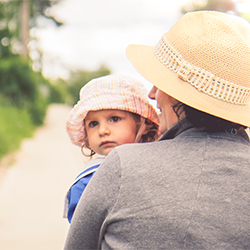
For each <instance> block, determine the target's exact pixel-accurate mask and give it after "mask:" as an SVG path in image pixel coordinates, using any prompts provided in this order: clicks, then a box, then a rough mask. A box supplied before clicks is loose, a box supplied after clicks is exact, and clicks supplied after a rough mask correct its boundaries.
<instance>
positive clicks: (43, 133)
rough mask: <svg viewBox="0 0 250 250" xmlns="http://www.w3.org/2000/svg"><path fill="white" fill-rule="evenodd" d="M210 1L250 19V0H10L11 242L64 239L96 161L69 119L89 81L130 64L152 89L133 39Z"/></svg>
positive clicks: (5, 125)
mask: <svg viewBox="0 0 250 250" xmlns="http://www.w3.org/2000/svg"><path fill="white" fill-rule="evenodd" d="M205 9H206V10H217V11H222V12H227V13H230V14H232V15H238V16H241V17H243V18H245V19H246V20H247V21H250V0H193V1H192V0H175V1H171V0H105V1H102V0H91V1H87V0H0V89H1V91H0V249H1V250H8V249H13V250H21V249H25V250H28V249H32V250H36V249H51V250H54V249H61V248H62V246H63V242H64V239H65V236H66V232H67V229H68V224H67V222H66V221H63V222H62V218H61V214H60V209H62V207H63V195H64V193H65V191H66V189H67V186H68V185H69V184H70V182H71V181H72V180H73V179H72V178H74V177H75V174H76V173H77V172H78V171H79V169H80V168H81V167H82V165H83V163H84V162H85V161H86V159H82V158H80V157H79V156H80V151H77V152H76V149H72V148H73V146H72V145H71V144H70V141H69V139H68V138H67V135H66V131H65V129H64V127H65V120H66V118H67V115H68V112H69V110H70V109H71V108H72V106H73V105H74V104H75V103H76V102H77V101H78V95H79V90H80V88H81V87H82V86H83V85H84V84H85V83H87V82H88V81H90V80H91V79H92V78H96V77H99V76H103V75H108V74H125V75H130V76H132V77H135V78H137V79H139V80H142V81H143V82H144V83H145V86H146V87H147V88H148V89H150V88H151V86H152V85H151V83H149V82H147V81H146V80H145V79H144V78H143V77H142V76H140V74H139V73H137V71H136V70H135V69H134V68H133V66H132V64H131V63H130V62H129V60H128V59H127V58H126V55H125V50H126V47H127V46H128V45H129V44H132V43H135V44H146V45H155V44H156V43H157V42H158V41H159V40H160V38H161V36H162V35H163V34H164V33H165V32H167V31H168V30H169V28H170V27H171V26H172V25H173V24H174V23H175V22H176V21H177V20H178V19H179V18H180V17H181V16H182V15H183V14H184V13H186V12H189V11H197V10H205ZM77 150H78V149H77ZM16 152H18V153H16ZM13 155H14V156H13ZM45 159H46V160H45ZM72 165H73V166H72ZM17 173H18V174H17ZM58 173H60V181H58V180H56V181H55V179H56V178H57V176H58ZM29 174H31V176H29ZM21 176H23V177H21ZM41 177H43V179H41ZM32 181H33V182H32ZM34 181H35V182H36V184H34ZM46 187H47V188H48V190H47V191H46ZM22 188H25V189H24V190H23V189H22ZM31 191H32V192H35V194H34V193H32V192H31ZM21 193H22V195H23V196H22V195H21ZM48 193H49V195H48ZM24 194H27V195H28V197H29V198H27V196H24ZM58 195H59V197H57V196H58ZM32 197H33V198H32ZM34 197H37V198H39V199H37V200H36V201H35V202H34V200H33V199H35V198H34ZM55 197H57V198H55ZM52 201H53V202H56V203H55V204H54V203H53V202H52ZM24 204H25V205H24ZM46 204H47V205H46ZM48 204H50V206H48ZM21 207H22V209H21ZM55 208H56V209H55ZM46 209H47V210H46ZM53 209H54V210H53ZM41 210H43V213H42V212H41ZM39 211H40V212H39ZM44 211H46V213H44ZM41 214H42V215H41ZM47 215H49V216H47ZM27 217H29V219H27ZM11 219H12V221H11ZM13 220H14V221H13ZM38 224H39V225H44V227H41V229H40V231H39V230H38V231H36V230H34V228H37V227H36V226H37V225H38ZM24 225H26V227H25V230H24V229H23V226H24ZM35 225H36V226H35ZM45 228H46V229H45ZM21 232H22V233H24V232H26V233H25V236H22V234H21ZM41 232H43V233H41ZM45 232H46V233H45ZM55 232H57V233H55ZM17 235H19V236H17ZM40 236H42V239H40V238H39V237H40Z"/></svg>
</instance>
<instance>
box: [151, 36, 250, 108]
mask: <svg viewBox="0 0 250 250" xmlns="http://www.w3.org/2000/svg"><path fill="white" fill-rule="evenodd" d="M154 53H155V55H156V57H157V58H158V59H159V60H160V61H161V63H162V64H164V65H165V66H166V67H167V68H168V69H169V70H171V71H173V72H175V73H176V74H177V75H178V77H179V78H181V79H182V80H184V81H186V82H187V83H189V84H191V85H192V86H193V87H195V88H196V89H197V90H199V91H201V92H203V93H206V94H208V95H210V96H212V97H214V98H217V99H219V100H222V101H225V102H228V103H232V104H237V105H247V104H248V103H249V99H250V88H247V87H244V86H239V85H237V84H235V83H232V82H229V81H226V80H224V79H222V78H220V77H218V76H215V75H214V74H212V73H211V72H209V71H206V70H205V69H203V68H200V67H197V66H194V65H192V64H190V63H189V62H187V61H186V60H184V59H183V57H182V56H181V55H180V54H179V53H178V52H177V51H176V50H175V49H174V48H173V47H172V46H171V45H170V44H169V43H168V41H167V39H166V37H165V36H163V37H162V38H161V40H160V41H159V42H158V43H157V45H156V46H154Z"/></svg>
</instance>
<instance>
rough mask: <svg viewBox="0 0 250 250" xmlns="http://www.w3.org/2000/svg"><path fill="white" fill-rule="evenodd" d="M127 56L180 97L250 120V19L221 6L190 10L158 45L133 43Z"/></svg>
mask: <svg viewBox="0 0 250 250" xmlns="http://www.w3.org/2000/svg"><path fill="white" fill-rule="evenodd" d="M127 56H128V58H129V59H130V61H131V62H132V63H133V65H134V66H135V67H136V69H137V70H138V71H139V72H140V73H141V74H142V75H143V76H144V77H145V78H147V79H148V80H149V81H151V82H152V83H153V84H154V85H155V86H157V87H158V88H160V89H161V90H162V91H164V92H166V93H167V94H169V95H171V96H173V97H174V98H176V99H177V100H179V101H181V102H183V103H185V104H187V105H189V106H191V107H194V108H196V109H198V110H201V111H204V112H207V113H209V114H212V115H215V116H218V117H221V118H223V119H226V120H229V121H232V122H235V123H239V124H242V125H245V126H250V115H249V111H250V105H249V99H250V74H249V69H250V24H249V23H248V22H247V21H246V20H244V19H242V18H240V17H236V16H232V15H229V14H225V13H220V12H215V11H197V12H190V13H187V14H185V15H184V16H183V17H182V18H181V19H180V20H179V21H178V22H177V23H176V24H175V25H174V26H173V27H172V28H171V29H170V30H169V31H168V32H167V33H165V34H164V35H163V36H162V38H161V39H160V41H159V42H158V44H157V45H155V46H145V45H130V46H128V48H127Z"/></svg>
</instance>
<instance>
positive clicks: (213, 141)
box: [65, 125, 250, 250]
mask: <svg viewBox="0 0 250 250" xmlns="http://www.w3.org/2000/svg"><path fill="white" fill-rule="evenodd" d="M171 133H172V134H171ZM171 138H172V139H171ZM249 145H250V143H249V140H248V137H247V135H246V134H245V133H244V132H243V133H241V134H240V135H232V134H229V133H226V132H223V133H216V134H210V133H206V132H204V131H202V129H196V128H192V127H190V126H189V125H187V126H186V127H185V126H184V127H182V128H179V127H175V128H174V129H172V130H171V131H168V133H167V134H166V135H164V137H163V140H161V141H158V142H154V143H143V144H127V145H123V146H120V147H117V148H116V149H114V150H113V151H112V152H111V153H110V154H109V155H108V157H107V158H106V160H105V161H104V163H103V164H102V165H101V166H100V167H99V169H98V170H97V172H96V173H95V175H94V177H93V178H92V179H91V181H90V183H89V185H88V186H87V188H86V190H85V192H84V193H83V196H82V199H81V200H80V203H79V204H78V207H77V209H76V212H75V215H74V218H73V221H72V224H71V227H70V230H69V233H68V237H67V240H66V244H65V250H80V249H88V250H90V249H124V250H125V249H126V250H128V249H136V250H140V249H142V250H145V249H151V250H153V249H171V250H175V249H197V250H201V249H208V250H211V249H216V250H218V249H225V250H230V249H250V147H249Z"/></svg>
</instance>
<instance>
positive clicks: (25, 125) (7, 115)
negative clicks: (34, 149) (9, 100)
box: [0, 105, 36, 159]
mask: <svg viewBox="0 0 250 250" xmlns="http://www.w3.org/2000/svg"><path fill="white" fill-rule="evenodd" d="M35 129H36V126H35V125H34V124H33V122H32V121H31V118H30V115H29V114H28V112H27V110H25V109H18V108H16V107H13V106H10V105H1V106H0V142H1V143H0V159H1V158H2V157H3V156H4V155H6V154H8V153H11V152H14V151H15V150H17V149H19V147H20V144H21V142H22V140H23V139H24V138H27V137H31V136H32V134H33V132H34V130H35Z"/></svg>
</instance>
